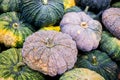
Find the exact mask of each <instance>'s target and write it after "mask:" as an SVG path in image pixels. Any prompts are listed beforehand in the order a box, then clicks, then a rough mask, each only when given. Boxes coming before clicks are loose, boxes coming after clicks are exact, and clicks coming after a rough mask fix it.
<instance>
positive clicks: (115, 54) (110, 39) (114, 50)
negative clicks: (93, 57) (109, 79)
mask: <svg viewBox="0 0 120 80" xmlns="http://www.w3.org/2000/svg"><path fill="white" fill-rule="evenodd" d="M100 49H101V50H102V51H104V52H106V53H107V54H108V55H109V56H110V57H111V58H112V59H113V60H115V61H120V40H119V39H117V38H116V37H114V36H113V35H112V34H111V33H109V32H107V31H103V33H102V39H101V41H100Z"/></svg>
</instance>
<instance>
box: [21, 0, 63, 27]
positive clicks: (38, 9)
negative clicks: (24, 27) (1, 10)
mask: <svg viewBox="0 0 120 80" xmlns="http://www.w3.org/2000/svg"><path fill="white" fill-rule="evenodd" d="M21 1H22V6H21V12H22V15H23V17H24V18H25V19H26V21H27V22H28V23H33V24H34V25H35V26H37V27H39V28H40V27H44V26H51V25H54V24H56V23H57V22H58V21H59V20H60V19H61V18H62V16H63V14H64V5H63V1H62V0H21Z"/></svg>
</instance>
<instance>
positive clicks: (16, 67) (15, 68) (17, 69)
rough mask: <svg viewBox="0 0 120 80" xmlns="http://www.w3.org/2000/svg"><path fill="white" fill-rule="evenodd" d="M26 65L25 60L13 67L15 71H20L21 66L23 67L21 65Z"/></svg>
mask: <svg viewBox="0 0 120 80" xmlns="http://www.w3.org/2000/svg"><path fill="white" fill-rule="evenodd" d="M24 65H25V63H23V62H19V63H17V64H16V65H15V66H14V67H13V71H14V72H19V71H20V67H21V66H24Z"/></svg>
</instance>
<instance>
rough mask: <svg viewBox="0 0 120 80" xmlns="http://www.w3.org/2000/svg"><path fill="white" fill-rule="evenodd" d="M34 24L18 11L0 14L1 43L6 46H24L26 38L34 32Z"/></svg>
mask: <svg viewBox="0 0 120 80" xmlns="http://www.w3.org/2000/svg"><path fill="white" fill-rule="evenodd" d="M33 31H34V30H33V29H32V26H31V25H30V24H28V23H25V22H24V20H23V19H21V15H20V14H19V13H17V12H7V13H3V14H1V15H0V43H2V44H4V45H5V46H6V47H22V45H23V42H24V40H25V38H26V37H27V36H29V35H31V34H32V33H33Z"/></svg>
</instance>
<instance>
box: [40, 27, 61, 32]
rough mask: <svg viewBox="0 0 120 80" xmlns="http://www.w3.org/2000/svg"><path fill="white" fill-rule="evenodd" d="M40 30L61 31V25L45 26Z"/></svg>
mask: <svg viewBox="0 0 120 80" xmlns="http://www.w3.org/2000/svg"><path fill="white" fill-rule="evenodd" d="M40 30H55V31H58V32H60V26H48V27H43V28H41V29H40Z"/></svg>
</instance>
